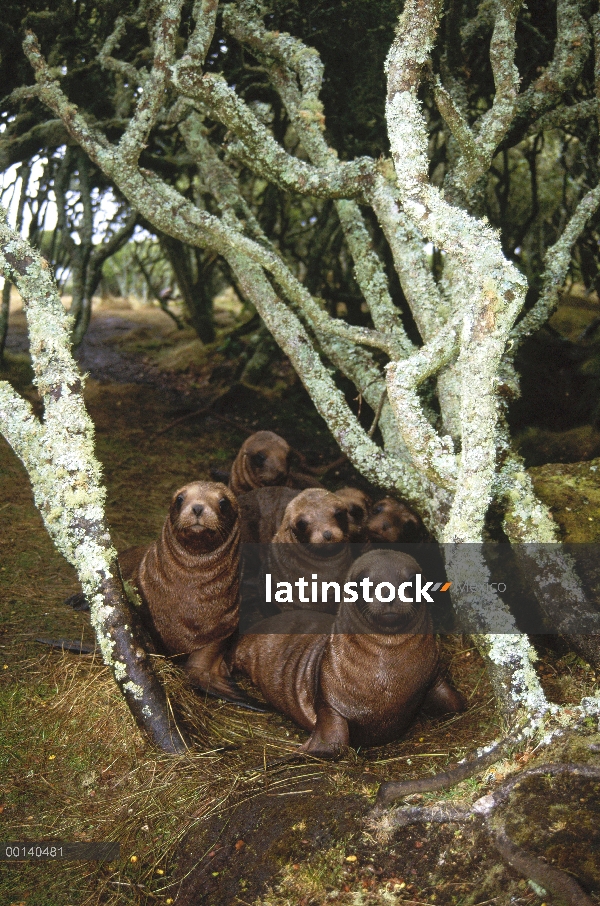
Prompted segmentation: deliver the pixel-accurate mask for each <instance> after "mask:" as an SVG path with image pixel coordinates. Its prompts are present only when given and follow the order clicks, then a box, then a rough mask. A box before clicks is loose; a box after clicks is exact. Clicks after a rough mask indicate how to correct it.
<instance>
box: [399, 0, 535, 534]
mask: <svg viewBox="0 0 600 906" xmlns="http://www.w3.org/2000/svg"><path fill="white" fill-rule="evenodd" d="M441 9H442V4H441V2H440V0H409V2H408V3H407V4H406V6H405V9H404V12H403V14H402V16H401V17H400V20H399V26H398V31H397V34H396V39H395V41H394V43H393V45H392V48H391V50H390V53H389V56H388V99H387V106H386V116H387V121H388V131H389V135H390V141H391V145H392V154H393V158H394V164H395V167H396V174H397V177H398V184H399V189H400V194H401V197H402V200H403V205H404V209H405V211H406V212H407V213H408V214H409V216H411V217H412V218H413V219H414V220H415V221H416V223H417V225H418V226H419V227H420V229H422V231H423V233H424V235H426V236H428V237H429V238H430V239H431V240H432V241H433V242H434V243H435V245H436V246H437V247H438V248H441V249H444V250H445V251H446V252H447V253H448V254H450V255H452V256H453V257H454V258H456V259H457V261H458V262H459V263H460V265H461V266H462V268H463V269H464V270H465V272H466V275H467V279H468V282H469V284H470V286H471V293H472V297H473V298H472V302H471V310H470V312H468V313H465V314H466V317H465V320H464V322H463V334H462V340H461V353H460V357H459V365H460V369H461V381H462V393H461V422H462V425H463V436H462V441H463V448H462V457H461V466H460V471H459V475H458V480H457V491H456V495H455V498H454V503H453V506H452V511H451V514H450V518H449V521H448V525H447V527H446V531H445V535H444V537H445V540H447V541H476V540H478V539H479V537H480V532H481V530H482V528H483V520H484V518H485V514H486V512H487V509H488V506H489V502H490V500H491V485H492V480H493V476H494V471H495V458H496V449H495V432H496V423H497V417H498V413H497V406H496V398H495V382H496V373H497V368H498V366H499V363H500V357H501V355H502V353H503V351H504V347H505V344H506V340H507V336H508V331H509V330H510V327H511V326H512V323H513V321H514V319H515V317H516V315H517V313H518V311H519V309H520V308H521V305H522V302H523V299H524V296H525V289H526V285H525V280H524V278H523V277H522V275H521V274H519V272H518V271H517V270H516V268H515V267H514V266H513V265H511V264H510V263H509V262H508V261H507V260H506V259H505V257H504V255H503V254H502V248H501V246H500V242H499V240H498V237H497V235H496V234H495V233H494V232H493V231H492V230H490V229H489V227H487V226H485V225H484V224H483V223H482V222H481V221H477V220H475V219H474V218H472V217H470V216H469V215H468V214H466V213H465V212H464V211H462V210H460V209H457V208H455V207H452V206H451V205H449V204H448V203H447V202H445V201H444V200H443V199H442V197H441V195H440V193H439V191H438V190H437V189H435V188H434V187H432V186H430V185H429V182H428V157H427V132H426V128H425V122H424V118H423V114H422V112H421V108H420V104H419V100H418V97H417V90H418V87H419V82H420V76H421V71H422V69H423V67H424V66H425V64H426V62H427V60H428V55H429V51H430V49H431V47H432V46H433V42H434V39H435V35H436V30H437V25H438V21H439V16H440V14H441Z"/></svg>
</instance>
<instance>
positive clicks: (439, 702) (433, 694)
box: [423, 676, 468, 714]
mask: <svg viewBox="0 0 600 906" xmlns="http://www.w3.org/2000/svg"><path fill="white" fill-rule="evenodd" d="M423 707H424V709H425V710H426V711H429V712H432V713H433V714H457V713H459V712H461V711H466V710H467V707H468V702H467V700H466V698H465V697H464V695H463V694H462V692H459V691H458V690H457V689H455V688H454V686H451V685H450V683H449V682H448V681H447V680H445V679H444V678H443V677H442V676H440V677H438V679H437V680H436V681H435V683H434V684H433V686H432V687H431V689H430V690H429V692H428V693H427V695H426V696H425V701H424V702H423Z"/></svg>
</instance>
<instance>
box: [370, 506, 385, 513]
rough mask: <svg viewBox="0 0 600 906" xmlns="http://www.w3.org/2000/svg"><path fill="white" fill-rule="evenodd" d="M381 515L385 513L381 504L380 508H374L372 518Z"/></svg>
mask: <svg viewBox="0 0 600 906" xmlns="http://www.w3.org/2000/svg"><path fill="white" fill-rule="evenodd" d="M379 513H383V505H382V504H379V506H375V507H373V510H372V513H371V515H372V516H378V515H379Z"/></svg>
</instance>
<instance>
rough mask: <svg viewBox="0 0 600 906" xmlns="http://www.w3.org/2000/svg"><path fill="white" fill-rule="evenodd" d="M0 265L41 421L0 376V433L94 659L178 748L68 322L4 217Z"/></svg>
mask: <svg viewBox="0 0 600 906" xmlns="http://www.w3.org/2000/svg"><path fill="white" fill-rule="evenodd" d="M0 266H1V267H2V270H3V272H4V274H5V279H7V280H13V281H14V283H15V285H16V286H17V288H18V290H19V292H20V293H21V296H22V298H23V300H24V302H25V310H26V314H27V322H28V327H29V337H30V350H31V357H32V364H33V370H34V375H35V378H34V379H35V383H36V385H37V388H38V390H39V392H40V395H41V397H42V400H43V402H44V421H43V422H41V421H39V420H38V419H37V418H36V417H35V415H34V414H33V412H32V409H31V407H30V405H29V403H27V402H26V400H24V399H22V397H20V396H19V395H18V394H17V393H16V392H15V391H14V390H13V388H12V387H11V386H10V384H8V382H6V381H2V382H0V430H1V431H2V433H3V434H4V436H5V437H6V439H7V441H8V443H9V444H10V445H11V447H12V448H13V450H14V451H15V453H16V454H17V456H19V457H20V458H21V460H22V461H23V463H24V465H25V468H26V469H27V472H28V474H29V477H30V480H31V484H32V488H33V494H34V499H35V502H36V505H37V507H38V509H39V510H40V513H41V515H42V518H43V520H44V524H45V526H46V528H47V530H48V532H49V534H50V536H51V538H52V540H53V541H54V543H55V545H56V547H57V548H58V550H59V551H60V552H61V553H62V554H63V556H65V557H66V558H67V560H68V561H69V562H70V563H71V564H72V565H73V566H74V567H75V569H76V570H77V573H78V575H79V579H80V581H81V585H82V588H83V592H84V594H85V596H86V598H87V599H88V601H89V602H90V612H91V620H92V625H93V627H94V630H95V633H96V638H97V642H98V646H99V648H100V651H101V653H102V658H103V661H104V663H105V664H106V665H107V666H109V667H111V669H112V671H113V675H114V677H115V680H116V682H117V684H118V685H119V688H120V689H121V691H122V693H123V695H124V696H125V699H126V701H127V704H128V705H129V708H130V709H131V712H132V714H133V716H134V717H135V720H136V721H137V723H138V724H139V726H140V727H142V728H143V729H144V730H145V732H146V733H147V734H148V736H149V737H150V739H151V740H152V742H153V743H154V744H155V745H156V746H158V747H159V748H160V749H161V750H162V751H164V752H169V753H173V754H174V753H182V752H184V751H185V750H186V744H185V740H184V738H183V736H182V734H181V733H180V731H179V730H178V728H177V727H176V726H175V725H174V723H173V722H172V720H171V718H170V715H169V709H168V707H167V701H166V697H165V694H164V691H163V689H162V686H161V684H160V682H159V681H158V679H157V677H156V675H155V674H154V672H153V670H152V666H151V663H150V660H149V658H148V657H147V654H146V652H145V651H144V647H143V644H142V641H141V639H140V637H139V633H137V632H136V628H135V627H136V625H137V616H136V614H135V612H134V611H133V610H132V606H131V604H130V603H129V601H128V598H127V595H126V594H125V590H124V588H123V583H122V580H121V576H120V573H119V568H118V563H117V558H116V553H115V551H114V549H113V546H112V543H111V540H110V535H109V532H108V529H107V527H106V523H105V516H104V502H105V498H106V491H105V489H104V488H103V487H102V485H101V484H100V481H99V478H100V473H101V467H100V464H99V463H98V461H97V460H96V458H95V456H94V451H93V426H92V423H91V421H90V418H89V416H88V414H87V412H86V409H85V405H84V402H83V396H82V379H81V376H80V374H79V372H78V370H77V366H76V364H75V362H74V360H73V358H72V356H71V352H70V342H69V334H68V325H69V320H68V317H67V315H66V314H65V312H64V310H63V307H62V304H61V301H60V299H59V297H58V293H57V290H56V286H55V284H54V282H53V280H52V279H51V277H50V273H49V269H48V264H47V262H46V261H45V260H44V259H43V258H42V257H41V256H40V255H39V254H38V253H37V252H36V251H35V250H34V249H32V247H31V246H30V245H29V244H28V243H27V242H25V240H23V239H22V238H21V237H20V236H19V235H18V234H16V233H14V232H13V231H12V230H11V229H10V228H9V227H8V225H7V223H6V221H5V220H4V219H3V221H2V222H0Z"/></svg>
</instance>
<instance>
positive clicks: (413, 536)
mask: <svg viewBox="0 0 600 906" xmlns="http://www.w3.org/2000/svg"><path fill="white" fill-rule="evenodd" d="M366 531H367V536H368V539H369V541H372V542H374V543H379V544H382V543H397V542H400V541H407V542H411V541H422V540H424V537H425V534H426V533H425V529H424V527H423V523H422V522H421V520H420V519H419V517H418V516H417V515H416V514H415V513H413V512H412V511H411V510H409V508H408V507H407V506H406V504H404V503H399V501H397V500H394V498H393V497H383V498H382V499H381V500H378V501H377V502H376V503H375V505H374V506H373V509H372V510H371V513H370V515H369V519H368V522H367V527H366Z"/></svg>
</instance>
